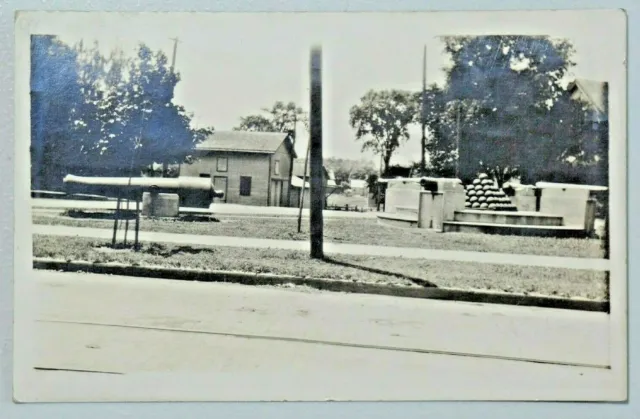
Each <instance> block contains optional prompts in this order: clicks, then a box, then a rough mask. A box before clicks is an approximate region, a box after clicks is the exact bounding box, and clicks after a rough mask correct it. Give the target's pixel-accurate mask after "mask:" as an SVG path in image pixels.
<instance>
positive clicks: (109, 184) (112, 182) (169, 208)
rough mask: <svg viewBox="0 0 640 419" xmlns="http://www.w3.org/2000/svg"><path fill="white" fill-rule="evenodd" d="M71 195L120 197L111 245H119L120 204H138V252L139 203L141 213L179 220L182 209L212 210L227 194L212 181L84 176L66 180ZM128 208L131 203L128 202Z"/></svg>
mask: <svg viewBox="0 0 640 419" xmlns="http://www.w3.org/2000/svg"><path fill="white" fill-rule="evenodd" d="M63 182H64V185H65V189H66V192H67V193H68V194H73V193H77V192H78V191H81V192H85V193H86V192H91V193H94V194H97V195H103V196H107V197H114V198H117V204H116V212H115V216H114V224H113V237H112V240H111V243H112V246H113V247H115V245H116V238H117V232H118V223H119V221H120V219H121V216H122V208H121V202H122V201H123V200H127V201H129V200H133V201H135V214H136V218H135V238H134V249H136V250H138V249H139V241H138V232H139V229H140V212H141V211H140V202H141V201H142V213H143V214H144V215H149V216H159V217H177V216H178V215H179V207H180V206H183V207H187V206H189V207H200V208H207V209H208V208H209V206H210V205H211V203H212V202H213V199H214V198H223V197H224V193H223V192H218V191H216V190H215V189H214V187H213V183H212V182H211V179H209V178H196V177H178V178H150V177H83V176H74V175H71V174H70V175H67V176H65V177H64V179H63ZM127 209H128V203H127ZM128 230H129V220H128V219H126V220H125V233H124V244H125V245H126V244H127V232H128Z"/></svg>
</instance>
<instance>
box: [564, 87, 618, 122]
mask: <svg viewBox="0 0 640 419" xmlns="http://www.w3.org/2000/svg"><path fill="white" fill-rule="evenodd" d="M607 87H608V85H607V83H606V82H600V81H594V80H586V79H575V80H574V81H573V82H571V83H569V85H568V86H567V90H568V91H569V92H571V97H572V98H573V99H582V100H583V101H584V102H586V103H588V104H589V105H590V106H591V107H592V108H593V109H594V110H595V111H597V112H598V113H599V114H601V115H602V116H603V117H604V118H605V119H606V118H607V116H608V115H607V114H608V109H607V94H608V91H607V90H608V89H607Z"/></svg>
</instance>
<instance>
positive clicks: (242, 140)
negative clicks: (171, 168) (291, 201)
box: [180, 131, 296, 207]
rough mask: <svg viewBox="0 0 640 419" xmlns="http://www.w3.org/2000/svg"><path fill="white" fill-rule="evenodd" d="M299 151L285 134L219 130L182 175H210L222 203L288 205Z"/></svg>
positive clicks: (184, 167)
mask: <svg viewBox="0 0 640 419" xmlns="http://www.w3.org/2000/svg"><path fill="white" fill-rule="evenodd" d="M295 157H296V154H295V150H294V149H293V142H292V139H291V136H290V135H289V134H286V133H272V132H249V131H216V132H215V133H213V134H212V135H210V136H209V137H207V138H206V139H205V140H204V141H202V142H201V143H199V144H197V145H196V149H195V153H194V161H193V162H192V163H189V164H182V165H181V166H180V176H197V177H208V178H211V179H212V182H213V185H214V188H215V189H216V190H219V191H222V192H224V198H222V200H221V201H222V202H226V203H231V204H243V205H261V206H275V207H278V206H286V205H287V193H288V191H289V188H290V185H291V180H290V178H289V168H290V167H291V166H290V165H291V161H292V160H293V159H295Z"/></svg>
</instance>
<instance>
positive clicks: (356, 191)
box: [349, 179, 368, 196]
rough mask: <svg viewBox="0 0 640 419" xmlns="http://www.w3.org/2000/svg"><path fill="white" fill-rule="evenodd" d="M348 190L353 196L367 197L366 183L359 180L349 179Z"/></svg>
mask: <svg viewBox="0 0 640 419" xmlns="http://www.w3.org/2000/svg"><path fill="white" fill-rule="evenodd" d="M349 188H350V189H351V192H352V193H353V195H357V196H367V193H368V191H367V181H366V180H361V179H351V180H350V181H349Z"/></svg>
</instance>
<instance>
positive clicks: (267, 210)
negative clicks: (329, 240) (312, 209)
mask: <svg viewBox="0 0 640 419" xmlns="http://www.w3.org/2000/svg"><path fill="white" fill-rule="evenodd" d="M134 204H135V203H134ZM31 207H32V208H47V209H61V210H62V209H84V210H115V209H116V202H115V201H80V200H70V199H46V198H32V199H31ZM180 211H181V212H183V213H187V214H194V213H196V214H213V215H244V216H249V215H256V216H257V215H260V216H272V217H297V216H298V211H299V209H298V208H289V207H261V206H253V205H237V204H224V203H215V204H211V206H210V207H209V208H208V209H207V208H180ZM302 216H303V217H308V216H309V209H303V210H302ZM323 216H324V217H326V218H376V213H375V212H373V211H369V212H349V211H323Z"/></svg>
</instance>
